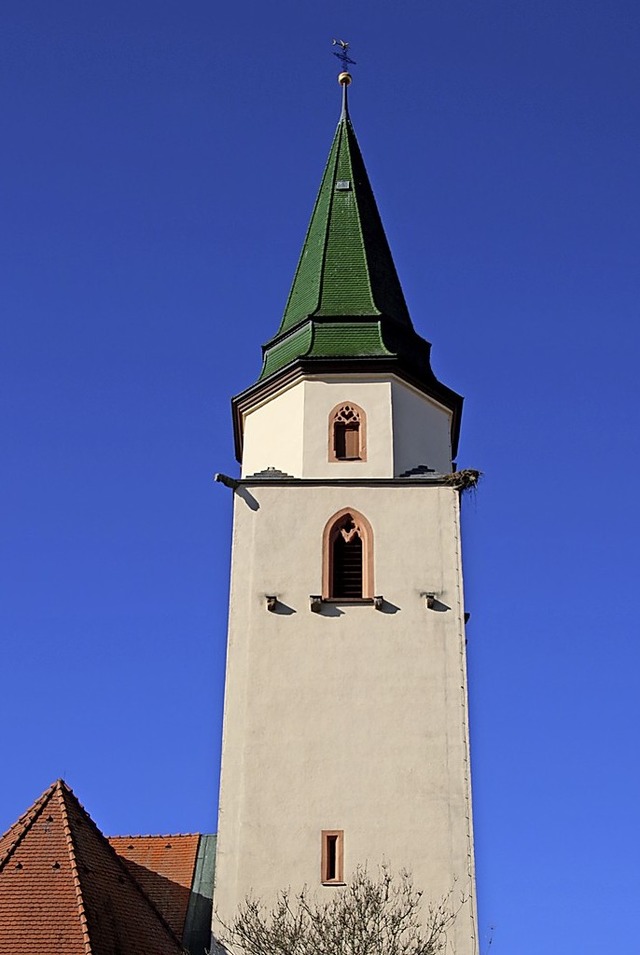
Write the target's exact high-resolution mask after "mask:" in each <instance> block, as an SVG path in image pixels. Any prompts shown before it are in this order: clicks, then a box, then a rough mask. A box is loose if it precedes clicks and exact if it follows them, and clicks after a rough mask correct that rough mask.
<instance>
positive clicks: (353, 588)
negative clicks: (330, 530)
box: [332, 534, 362, 597]
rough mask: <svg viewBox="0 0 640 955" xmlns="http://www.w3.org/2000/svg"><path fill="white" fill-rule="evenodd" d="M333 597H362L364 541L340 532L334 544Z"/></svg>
mask: <svg viewBox="0 0 640 955" xmlns="http://www.w3.org/2000/svg"><path fill="white" fill-rule="evenodd" d="M332 596H333V597H362V541H361V540H360V538H359V537H358V536H357V535H356V536H355V537H353V538H352V539H351V540H350V541H349V542H348V543H347V541H346V540H345V539H344V537H343V536H342V534H338V536H337V537H336V539H335V542H334V545H333V594H332Z"/></svg>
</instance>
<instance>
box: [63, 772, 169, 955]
mask: <svg viewBox="0 0 640 955" xmlns="http://www.w3.org/2000/svg"><path fill="white" fill-rule="evenodd" d="M60 782H61V783H63V785H64V787H65V789H66V791H67V793H68V794H69V796H71V797H72V798H73V799H74V800H75V802H76V803H77V804H78V806H79V808H80V809H81V811H82V813H83V815H84V816H85V817H86V818H87V819H88V820H89V822H90V823H91V825H92V827H93V829H94V832H95V833H96V835H97V836H98V838H99V840H100V841H101V842H102V843H103V844H104V845H105V846H106V847H107V852H109V853H111V855H112V856H113V858H114V859H115V861H116V864H117V865H118V868H119V869H120V870H121V871H122V873H123V874H124V876H125V878H126V879H127V881H128V882H129V883H130V884H131V885H132V886H133V887H134V889H135V891H136V892H137V893H138V894H139V895H140V896H141V897H142V898H143V899H144V901H145V903H146V904H147V905H148V906H149V908H150V909H151V910H152V912H153V913H154V915H155V916H156V917H157V919H158V920H159V922H160V924H161V925H162V927H163V928H164V930H165V931H166V932H167V934H168V935H169V937H170V938H171V940H172V941H174V942H175V943H176V945H178V947H179V949H180V951H182V942H181V940H180V939H179V938H178V936H177V935H176V934H175V932H174V931H173V929H172V928H171V926H170V925H169V923H168V922H167V920H166V919H165V917H164V915H163V914H162V913H161V912H160V910H159V909H158V908H157V906H156V905H155V904H154V902H153V901H152V900H151V898H150V897H149V896H148V895H147V893H146V892H145V891H144V889H143V888H142V886H141V885H140V883H139V882H138V880H137V879H136V878H135V876H133V875H132V873H131V872H130V871H129V869H128V868H127V866H126V865H125V863H124V861H123V859H122V857H121V856H120V855H119V854H118V853H117V852H116V850H115V849H114V847H113V846H112V845H111V843H110V842H109V840H108V838H107V837H106V836H105V834H104V833H103V832H102V830H101V829H100V827H99V826H98V824H97V823H96V822H95V821H94V820H93V819H92V818H91V816H90V814H89V813H88V812H87V810H86V809H85V808H84V806H83V805H82V803H81V802H80V800H79V799H78V797H77V796H76V794H75V793H74V792H73V790H72V789H71V788H70V787H69V786H67V785H66V783H64V781H63V780H60ZM65 809H66V807H65ZM87 955H91V950H90V949H89V951H88V952H87Z"/></svg>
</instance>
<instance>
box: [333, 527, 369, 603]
mask: <svg viewBox="0 0 640 955" xmlns="http://www.w3.org/2000/svg"><path fill="white" fill-rule="evenodd" d="M322 596H323V599H324V600H371V599H372V597H373V532H372V530H371V525H370V524H369V521H368V520H367V519H366V517H364V515H362V514H360V513H359V512H358V511H356V510H353V509H351V508H344V509H343V510H341V511H339V512H338V513H337V514H334V516H333V517H332V518H331V520H330V521H328V523H327V525H326V527H325V529H324V537H323V572H322Z"/></svg>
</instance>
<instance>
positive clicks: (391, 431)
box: [242, 376, 451, 478]
mask: <svg viewBox="0 0 640 955" xmlns="http://www.w3.org/2000/svg"><path fill="white" fill-rule="evenodd" d="M346 402H353V403H355V404H357V405H359V406H360V407H361V408H362V409H363V411H364V412H365V414H366V418H367V453H366V460H363V461H330V460H329V415H330V413H331V411H332V410H333V409H334V408H335V406H336V405H338V404H341V403H346ZM450 429H451V414H450V412H448V411H447V410H446V409H445V408H443V407H442V406H441V405H439V404H437V403H436V402H435V401H433V400H432V399H430V398H427V397H426V396H425V395H423V394H421V393H420V392H418V391H415V390H414V389H412V388H410V387H409V386H408V385H406V384H405V383H403V382H401V381H399V380H397V379H394V378H390V377H380V376H379V377H370V378H364V377H361V378H359V379H354V377H353V376H351V377H350V378H349V379H344V380H341V379H340V378H338V377H337V376H332V377H330V378H329V377H327V378H319V377H314V378H309V379H306V380H302V381H298V382H297V383H296V384H294V385H292V386H290V387H288V388H287V389H286V390H283V391H282V392H281V393H280V394H277V395H275V396H272V397H271V398H270V399H269V400H268V401H267V402H265V403H264V404H262V405H259V406H258V407H256V408H254V409H253V410H251V411H250V412H249V413H248V414H246V416H245V424H244V451H243V461H242V476H243V477H247V476H248V475H251V474H256V473H258V472H260V471H263V470H265V469H266V468H277V469H278V470H279V471H283V472H284V473H285V474H290V475H292V476H293V477H305V478H325V477H329V478H331V477H341V478H361V477H393V476H394V475H396V476H397V475H399V474H402V473H403V472H404V471H406V470H409V469H410V468H414V467H417V466H418V465H420V464H426V465H428V466H429V467H430V468H433V469H434V470H436V471H439V472H440V473H443V474H446V473H448V472H449V471H450V470H451V439H450Z"/></svg>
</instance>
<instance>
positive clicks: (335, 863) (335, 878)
mask: <svg viewBox="0 0 640 955" xmlns="http://www.w3.org/2000/svg"><path fill="white" fill-rule="evenodd" d="M343 868H344V831H343V830H342V829H323V830H322V861H321V873H320V878H321V881H322V884H323V885H340V884H342V883H343V882H344V870H343Z"/></svg>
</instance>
